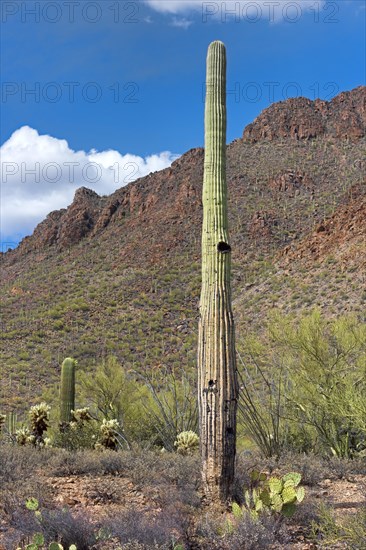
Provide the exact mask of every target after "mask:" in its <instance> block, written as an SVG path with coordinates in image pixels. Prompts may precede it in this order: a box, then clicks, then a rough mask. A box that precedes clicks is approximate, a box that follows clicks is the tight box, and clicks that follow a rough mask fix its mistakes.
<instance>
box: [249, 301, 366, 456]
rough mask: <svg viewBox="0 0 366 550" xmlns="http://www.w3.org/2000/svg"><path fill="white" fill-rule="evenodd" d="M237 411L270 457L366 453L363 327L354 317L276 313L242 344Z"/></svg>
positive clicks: (365, 335) (365, 341) (365, 333)
mask: <svg viewBox="0 0 366 550" xmlns="http://www.w3.org/2000/svg"><path fill="white" fill-rule="evenodd" d="M242 348H243V349H244V351H243V352H242V354H240V357H241V363H242V368H241V377H242V386H241V402H240V404H239V410H240V413H241V419H242V422H243V424H244V427H245V429H246V431H247V433H248V434H249V435H250V436H251V437H252V438H253V440H254V441H255V442H256V443H257V445H258V446H259V448H260V449H261V451H262V452H263V453H264V454H265V455H266V456H272V455H279V454H281V452H283V450H284V449H286V448H294V447H295V448H296V447H297V449H296V450H301V451H305V452H309V451H312V450H318V451H322V452H325V453H327V454H332V455H335V456H338V457H345V458H349V457H355V456H357V455H360V454H362V453H364V452H365V449H366V400H365V399H364V396H365V394H366V326H365V325H364V324H362V323H361V322H359V321H358V320H357V319H356V318H355V317H353V316H341V317H339V318H336V319H332V320H326V319H324V318H323V317H322V316H321V314H320V312H319V311H317V310H315V311H313V312H312V313H310V314H307V315H305V316H303V317H302V318H301V319H300V320H298V321H296V319H294V318H293V317H292V316H283V315H280V314H276V315H274V316H272V317H271V318H270V319H269V320H268V321H267V325H266V331H265V334H264V335H263V337H261V338H254V337H250V338H248V339H247V341H246V342H244V343H243V344H242Z"/></svg>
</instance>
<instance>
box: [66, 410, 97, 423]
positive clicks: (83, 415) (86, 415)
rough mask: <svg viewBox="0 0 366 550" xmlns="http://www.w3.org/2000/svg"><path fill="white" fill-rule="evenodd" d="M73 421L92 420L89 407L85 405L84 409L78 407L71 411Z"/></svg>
mask: <svg viewBox="0 0 366 550" xmlns="http://www.w3.org/2000/svg"><path fill="white" fill-rule="evenodd" d="M71 416H72V422H89V420H92V416H91V414H90V412H89V408H88V407H85V408H84V409H76V410H75V411H71Z"/></svg>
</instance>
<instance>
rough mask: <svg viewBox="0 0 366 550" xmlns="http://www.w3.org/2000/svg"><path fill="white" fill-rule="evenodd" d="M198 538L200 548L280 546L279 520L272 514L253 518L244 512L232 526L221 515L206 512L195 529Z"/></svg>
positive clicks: (241, 549)
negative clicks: (257, 518) (256, 518)
mask: <svg viewBox="0 0 366 550" xmlns="http://www.w3.org/2000/svg"><path fill="white" fill-rule="evenodd" d="M195 539H196V541H197V544H198V547H199V548H200V549H201V550H264V549H267V548H271V547H272V545H274V544H276V543H277V545H278V547H280V544H279V541H281V542H282V541H283V538H281V536H280V522H279V521H278V519H276V518H274V517H273V516H266V517H263V518H261V519H260V520H254V519H253V518H251V517H250V515H249V514H246V515H244V516H243V517H242V518H241V520H240V522H238V524H237V525H236V527H235V529H233V526H232V523H231V521H230V520H229V521H227V520H224V519H223V517H222V515H214V514H210V515H206V516H205V517H203V518H202V519H201V520H200V521H199V523H198V525H197V528H196V533H195Z"/></svg>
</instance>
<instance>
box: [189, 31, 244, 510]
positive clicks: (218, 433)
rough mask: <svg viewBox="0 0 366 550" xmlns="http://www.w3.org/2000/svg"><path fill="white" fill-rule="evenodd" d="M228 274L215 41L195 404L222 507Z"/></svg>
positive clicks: (231, 433) (230, 373) (205, 473)
mask: <svg viewBox="0 0 366 550" xmlns="http://www.w3.org/2000/svg"><path fill="white" fill-rule="evenodd" d="M230 271H231V247H230V245H229V236H228V216H227V185H226V51H225V46H224V44H223V43H222V42H219V41H216V42H213V43H212V44H210V46H209V49H208V55H207V81H206V106H205V162H204V181H203V229H202V291H201V302H200V322H199V336H198V392H199V395H198V401H199V414H200V445H201V458H202V479H203V488H204V492H205V495H206V498H207V500H208V501H222V502H225V501H227V500H228V499H229V498H230V493H231V489H232V483H233V478H234V465H235V450H236V410H237V396H238V383H237V374H236V355H235V334H234V322H233V314H232V309H231V285H230Z"/></svg>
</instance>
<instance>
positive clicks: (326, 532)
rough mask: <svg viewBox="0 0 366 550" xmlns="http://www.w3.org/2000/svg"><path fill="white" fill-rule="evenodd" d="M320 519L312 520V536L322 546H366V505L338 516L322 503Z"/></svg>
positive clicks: (353, 547) (361, 547)
mask: <svg viewBox="0 0 366 550" xmlns="http://www.w3.org/2000/svg"><path fill="white" fill-rule="evenodd" d="M318 516H319V517H318V519H317V520H316V521H313V522H312V526H311V533H312V538H313V540H314V541H316V543H317V545H318V546H319V547H320V548H324V549H326V548H332V547H336V546H337V547H338V545H339V544H342V547H345V548H350V549H352V550H363V549H364V548H366V507H365V506H363V507H362V508H360V509H359V510H358V511H357V512H356V513H354V514H350V515H346V516H342V517H340V518H339V517H336V516H335V514H334V512H333V510H331V509H330V508H328V507H327V506H325V505H324V504H321V505H320V506H319V508H318Z"/></svg>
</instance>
